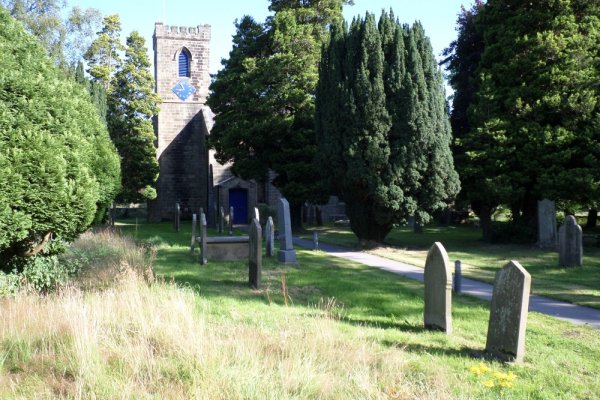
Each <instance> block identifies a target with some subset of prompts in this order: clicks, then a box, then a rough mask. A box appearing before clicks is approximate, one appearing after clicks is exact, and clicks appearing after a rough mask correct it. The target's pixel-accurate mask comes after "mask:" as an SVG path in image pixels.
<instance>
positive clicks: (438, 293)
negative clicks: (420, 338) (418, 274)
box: [424, 242, 452, 335]
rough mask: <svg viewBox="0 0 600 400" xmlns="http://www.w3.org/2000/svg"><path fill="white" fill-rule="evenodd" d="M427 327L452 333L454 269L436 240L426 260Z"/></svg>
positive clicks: (444, 250) (442, 247)
mask: <svg viewBox="0 0 600 400" xmlns="http://www.w3.org/2000/svg"><path fill="white" fill-rule="evenodd" d="M424 282H425V312H424V314H425V318H424V319H425V328H426V329H431V330H441V331H444V332H446V333H447V334H448V335H450V334H451V333H452V271H451V270H450V261H449V260H448V253H446V249H444V246H442V244H441V243H440V242H435V243H434V244H433V246H431V249H429V253H427V260H426V261H425V271H424Z"/></svg>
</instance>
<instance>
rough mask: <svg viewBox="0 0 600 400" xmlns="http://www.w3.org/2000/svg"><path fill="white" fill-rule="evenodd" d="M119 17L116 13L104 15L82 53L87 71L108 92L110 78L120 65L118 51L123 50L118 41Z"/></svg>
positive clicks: (119, 33)
mask: <svg viewBox="0 0 600 400" xmlns="http://www.w3.org/2000/svg"><path fill="white" fill-rule="evenodd" d="M120 35H121V19H120V18H119V16H118V15H117V14H113V15H109V16H107V17H104V19H103V20H102V30H101V31H100V32H98V37H97V38H96V39H95V40H94V41H93V42H92V44H91V45H90V47H89V48H88V49H87V51H86V52H85V54H84V59H85V60H86V61H87V63H88V67H89V68H88V72H89V74H90V75H91V76H92V77H93V78H94V79H95V80H96V81H99V82H101V83H102V85H103V86H104V89H105V90H106V92H107V93H108V94H110V92H111V80H112V77H113V75H114V72H115V70H116V69H117V68H118V67H119V66H120V65H121V59H120V57H119V51H121V50H123V45H122V44H121V41H120Z"/></svg>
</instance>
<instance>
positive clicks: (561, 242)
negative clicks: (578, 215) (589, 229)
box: [558, 215, 583, 267]
mask: <svg viewBox="0 0 600 400" xmlns="http://www.w3.org/2000/svg"><path fill="white" fill-rule="evenodd" d="M582 236H583V234H582V231H581V226H579V225H577V221H575V217H574V216H572V215H567V217H566V218H565V223H564V224H563V225H562V226H561V227H560V229H559V230H558V265H560V266H561V267H580V266H581V265H582V264H583V241H582Z"/></svg>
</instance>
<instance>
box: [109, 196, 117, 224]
mask: <svg viewBox="0 0 600 400" xmlns="http://www.w3.org/2000/svg"><path fill="white" fill-rule="evenodd" d="M116 212H117V210H116V209H115V202H114V201H112V202H111V203H110V209H109V210H108V218H109V223H110V226H111V227H114V226H115V218H116V216H115V214H116Z"/></svg>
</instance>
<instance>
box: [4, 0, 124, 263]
mask: <svg viewBox="0 0 600 400" xmlns="http://www.w3.org/2000/svg"><path fill="white" fill-rule="evenodd" d="M0 48H2V49H3V51H1V52H0V69H1V70H2V71H4V72H3V73H2V74H0V132H1V134H0V171H1V173H0V265H2V267H3V268H7V265H8V264H7V263H8V262H9V261H11V260H13V259H15V258H18V257H25V256H32V255H34V254H35V253H37V252H39V251H41V250H42V249H43V248H44V247H45V244H46V243H47V242H48V240H49V238H50V235H53V236H54V237H55V238H58V239H63V240H71V239H73V238H75V237H76V236H77V235H78V234H79V233H81V232H83V231H85V230H86V229H87V228H88V227H89V226H90V224H91V222H92V220H93V218H94V215H95V214H96V212H97V209H98V205H99V204H104V203H106V202H109V201H110V199H112V198H113V197H114V196H115V195H116V193H117V192H118V189H119V162H118V156H117V153H116V151H115V149H114V146H112V143H111V142H110V139H109V137H108V132H107V130H106V127H105V126H104V124H102V122H101V121H100V118H99V116H98V114H97V112H96V110H95V108H94V106H93V105H92V103H91V102H90V100H89V95H88V93H86V91H85V90H84V88H82V87H81V86H80V85H79V84H77V83H76V82H74V80H72V79H68V78H67V77H65V75H64V73H63V72H62V71H60V70H59V69H58V68H57V67H55V66H54V65H52V62H51V61H50V60H49V58H48V56H47V55H46V50H45V49H44V48H43V47H42V46H41V45H40V44H39V42H38V40H37V39H35V38H33V37H32V36H31V35H29V34H27V33H26V32H25V31H24V30H23V28H22V26H21V25H20V24H18V23H16V22H15V20H14V19H13V18H11V17H10V15H9V14H8V12H7V11H5V10H4V9H2V8H0Z"/></svg>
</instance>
